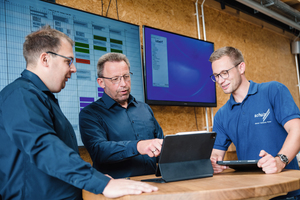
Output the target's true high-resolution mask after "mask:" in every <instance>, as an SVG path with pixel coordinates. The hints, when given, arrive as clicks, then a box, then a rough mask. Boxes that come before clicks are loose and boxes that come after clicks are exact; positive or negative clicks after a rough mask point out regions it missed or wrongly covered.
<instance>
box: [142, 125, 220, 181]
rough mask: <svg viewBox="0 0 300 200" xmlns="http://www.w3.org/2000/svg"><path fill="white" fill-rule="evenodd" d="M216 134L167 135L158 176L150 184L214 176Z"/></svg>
mask: <svg viewBox="0 0 300 200" xmlns="http://www.w3.org/2000/svg"><path fill="white" fill-rule="evenodd" d="M215 139H216V133H215V132H200V131H199V132H195V133H194V132H193V133H191V132H188V133H186V134H175V135H166V136H165V139H164V141H163V144H162V149H161V154H160V157H159V161H158V164H157V168H156V174H155V175H156V176H161V178H156V179H146V180H142V181H148V182H160V183H162V182H171V181H180V180H188V179H194V178H204V177H211V176H213V172H214V170H213V168H212V165H211V161H210V156H211V152H212V148H213V146H214V142H215Z"/></svg>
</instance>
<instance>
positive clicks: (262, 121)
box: [254, 108, 271, 124]
mask: <svg viewBox="0 0 300 200" xmlns="http://www.w3.org/2000/svg"><path fill="white" fill-rule="evenodd" d="M269 115H270V108H269V109H268V110H267V111H266V112H265V113H258V114H255V115H254V118H255V121H256V122H255V124H267V123H271V121H267V118H268V116H269ZM256 118H258V119H256Z"/></svg>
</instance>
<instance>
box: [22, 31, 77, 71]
mask: <svg viewBox="0 0 300 200" xmlns="http://www.w3.org/2000/svg"><path fill="white" fill-rule="evenodd" d="M63 38H64V39H66V40H67V41H68V42H69V43H70V44H71V45H72V46H73V44H74V42H73V40H72V39H71V38H69V37H68V36H67V35H66V34H64V33H62V32H60V31H58V30H56V29H52V28H51V27H50V26H49V25H46V26H43V27H42V28H41V29H40V30H38V31H36V32H33V33H31V34H29V35H27V36H26V37H25V42H24V44H23V56H24V58H25V60H26V65H27V66H28V64H33V65H35V64H36V62H37V60H38V57H39V56H40V54H41V53H43V52H47V51H53V52H56V51H58V50H59V48H60V46H61V39H63Z"/></svg>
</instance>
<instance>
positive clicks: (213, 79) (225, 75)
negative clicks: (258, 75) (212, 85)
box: [210, 62, 242, 82]
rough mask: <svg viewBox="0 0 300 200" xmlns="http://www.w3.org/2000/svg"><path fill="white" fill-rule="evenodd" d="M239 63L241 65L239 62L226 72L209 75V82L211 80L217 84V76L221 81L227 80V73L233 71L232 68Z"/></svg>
mask: <svg viewBox="0 0 300 200" xmlns="http://www.w3.org/2000/svg"><path fill="white" fill-rule="evenodd" d="M241 63H242V62H240V63H239V64H237V65H235V66H233V67H231V68H230V69H228V70H223V71H221V72H220V74H213V75H211V76H210V78H211V80H212V81H213V82H217V81H219V76H221V78H222V79H227V78H228V77H229V73H228V72H229V70H231V69H233V68H235V67H237V66H239V65H240V64H241Z"/></svg>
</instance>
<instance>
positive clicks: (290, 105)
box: [269, 81, 300, 126]
mask: <svg viewBox="0 0 300 200" xmlns="http://www.w3.org/2000/svg"><path fill="white" fill-rule="evenodd" d="M269 101H270V102H271V104H272V106H273V110H274V112H275V116H276V120H277V121H278V123H280V124H281V125H282V126H284V124H285V123H286V122H288V121H289V120H291V119H294V118H300V111H299V108H298V106H297V105H296V103H295V101H294V99H293V97H292V95H291V93H290V91H289V89H288V88H287V87H286V86H285V85H283V84H281V83H279V82H275V81H273V82H270V87H269ZM283 105H284V106H283Z"/></svg>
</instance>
